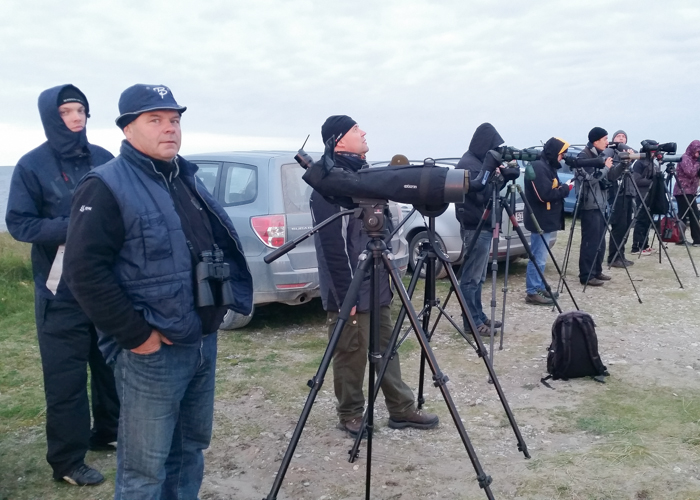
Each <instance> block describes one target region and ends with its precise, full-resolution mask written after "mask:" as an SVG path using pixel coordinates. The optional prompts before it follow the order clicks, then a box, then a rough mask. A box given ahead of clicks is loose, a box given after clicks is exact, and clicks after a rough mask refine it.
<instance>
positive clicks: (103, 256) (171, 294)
mask: <svg viewBox="0 0 700 500" xmlns="http://www.w3.org/2000/svg"><path fill="white" fill-rule="evenodd" d="M186 109H187V108H185V107H184V106H180V105H178V104H177V102H176V101H175V98H174V97H173V95H172V92H171V91H170V89H169V88H168V87H166V86H165V85H141V84H138V85H134V86H132V87H129V88H128V89H126V90H125V91H124V92H123V93H122V95H121V98H120V99H119V111H120V113H121V115H120V116H119V118H117V125H118V126H119V127H120V128H121V129H122V130H123V132H124V135H125V137H126V140H125V141H123V142H122V146H121V149H120V154H119V156H118V157H117V158H115V159H114V160H112V161H110V162H109V163H107V164H106V165H103V166H101V167H99V168H97V169H95V170H94V171H92V172H91V173H90V174H88V175H87V176H86V178H85V179H84V180H83V182H82V183H81V185H80V186H79V187H78V189H77V190H76V192H75V196H74V199H73V205H72V209H71V221H70V226H69V228H68V239H67V242H66V255H65V274H66V281H67V283H68V285H69V286H70V289H71V290H72V292H73V293H74V295H75V298H76V299H77V300H78V302H79V303H80V305H81V306H82V307H83V309H84V310H85V313H86V314H87V315H88V317H90V319H91V320H92V321H93V322H94V323H95V325H96V327H97V330H98V333H99V337H100V349H101V350H102V352H103V354H104V355H105V358H106V359H107V361H108V363H110V364H111V365H113V366H114V373H115V379H116V382H117V389H118V393H119V399H120V401H121V414H120V419H119V447H118V448H117V475H116V481H115V495H114V498H115V500H151V499H156V498H197V494H198V492H199V488H200V485H201V483H202V477H203V473H204V456H203V453H202V452H203V450H204V449H206V448H207V447H208V446H209V442H210V440H211V433H212V422H213V413H214V389H215V387H214V386H215V372H216V351H217V335H216V332H217V330H218V327H219V325H220V324H221V320H222V319H223V317H224V315H225V314H226V311H227V309H228V308H230V309H232V310H234V311H236V312H239V313H241V314H246V315H247V314H250V311H251V308H252V301H253V285H252V277H251V275H250V271H249V269H248V265H247V263H246V261H245V258H244V256H243V252H242V250H241V245H240V241H239V239H238V235H237V233H236V230H235V228H234V227H233V224H232V222H231V220H230V218H229V217H228V215H227V214H226V212H225V211H224V209H223V208H222V207H221V205H219V203H218V202H217V201H216V200H215V199H214V197H213V196H212V195H211V194H210V193H209V192H208V191H207V190H206V188H205V187H204V184H203V183H202V181H201V180H199V179H197V178H196V177H195V172H196V171H197V167H196V166H195V165H193V164H192V163H189V162H188V161H186V160H185V159H184V158H182V157H180V156H178V154H177V153H178V151H179V149H180V142H181V132H180V116H181V114H182V113H183V112H184V111H185V110H186ZM205 252H209V253H205ZM207 260H208V261H209V262H210V263H209V264H208V262H207ZM195 270H196V275H195ZM217 276H219V277H221V278H222V279H217V278H216V277H217ZM195 279H196V283H195ZM207 292H208V293H207Z"/></svg>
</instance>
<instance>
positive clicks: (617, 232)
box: [608, 130, 637, 267]
mask: <svg viewBox="0 0 700 500" xmlns="http://www.w3.org/2000/svg"><path fill="white" fill-rule="evenodd" d="M613 142H614V143H616V144H618V146H617V149H616V150H615V151H613V152H612V154H613V165H614V166H613V168H612V169H611V170H610V172H609V175H608V177H609V179H610V181H611V182H612V184H611V186H610V188H609V189H608V202H609V205H610V207H611V208H610V219H609V221H610V241H609V242H608V265H609V266H610V267H624V266H632V265H634V262H633V261H631V260H627V259H626V258H625V245H626V244H627V239H626V238H625V235H626V234H627V229H628V228H629V226H630V224H631V223H632V216H633V213H634V199H635V196H636V195H637V191H636V190H635V189H634V184H632V178H631V177H630V176H627V175H624V169H623V167H624V165H622V164H621V162H620V161H619V158H618V156H617V151H627V152H628V153H635V152H636V151H635V150H634V149H632V148H630V147H629V146H627V132H625V131H624V130H618V131H617V132H615V133H614V134H613ZM631 168H634V165H632V166H631ZM620 183H621V184H622V187H620V186H619V185H620ZM618 191H619V194H618ZM615 243H617V246H616V245H615Z"/></svg>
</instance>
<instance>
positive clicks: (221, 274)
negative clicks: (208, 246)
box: [194, 245, 234, 307]
mask: <svg viewBox="0 0 700 500" xmlns="http://www.w3.org/2000/svg"><path fill="white" fill-rule="evenodd" d="M199 258H200V262H198V263H197V267H196V268H195V279H196V288H195V297H194V303H195V306H196V307H207V306H229V305H232V304H233V303H234V296H233V285H232V284H231V270H230V268H229V265H228V263H226V262H224V251H223V250H221V249H220V248H219V247H218V246H217V245H214V249H213V250H205V251H203V252H202V253H200V254H199Z"/></svg>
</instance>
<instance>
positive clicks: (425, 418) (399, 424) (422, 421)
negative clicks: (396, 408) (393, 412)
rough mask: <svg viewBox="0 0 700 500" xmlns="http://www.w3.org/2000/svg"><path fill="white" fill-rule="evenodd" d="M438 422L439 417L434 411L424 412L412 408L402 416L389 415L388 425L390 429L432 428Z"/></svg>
mask: <svg viewBox="0 0 700 500" xmlns="http://www.w3.org/2000/svg"><path fill="white" fill-rule="evenodd" d="M439 423H440V419H439V418H438V416H437V415H435V414H434V413H426V412H423V411H422V410H413V411H412V412H411V413H409V414H408V415H405V416H403V417H389V427H391V428H392V429H405V428H406V427H412V428H414V429H433V428H435V427H437V425H438V424H439Z"/></svg>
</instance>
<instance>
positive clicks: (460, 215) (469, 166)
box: [455, 123, 503, 231]
mask: <svg viewBox="0 0 700 500" xmlns="http://www.w3.org/2000/svg"><path fill="white" fill-rule="evenodd" d="M501 144H503V138H502V137H501V136H500V134H499V133H498V131H497V130H496V128H495V127H494V126H493V125H491V124H490V123H482V124H481V125H479V126H478V127H477V128H476V131H475V132H474V135H473V136H472V140H471V142H470V143H469V149H468V150H467V152H466V153H464V155H462V158H461V159H460V160H459V163H457V167H456V168H461V169H464V170H469V180H470V181H471V180H474V179H476V177H477V176H478V175H479V172H480V171H481V167H482V164H483V162H484V159H485V158H486V153H488V152H489V151H490V150H492V149H495V148H497V147H498V146H500V145H501ZM490 198H491V191H490V190H488V189H484V190H483V191H481V192H478V193H467V194H466V195H464V203H457V204H455V217H457V220H458V221H459V223H460V226H461V227H462V229H466V230H470V229H471V230H473V229H476V226H477V225H478V224H479V221H480V220H481V216H482V215H483V212H484V209H485V208H486V204H487V203H488V201H489V199H490ZM491 229H492V228H491V219H490V218H489V219H488V220H487V221H485V223H484V225H483V227H482V230H484V231H490V230H491Z"/></svg>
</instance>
